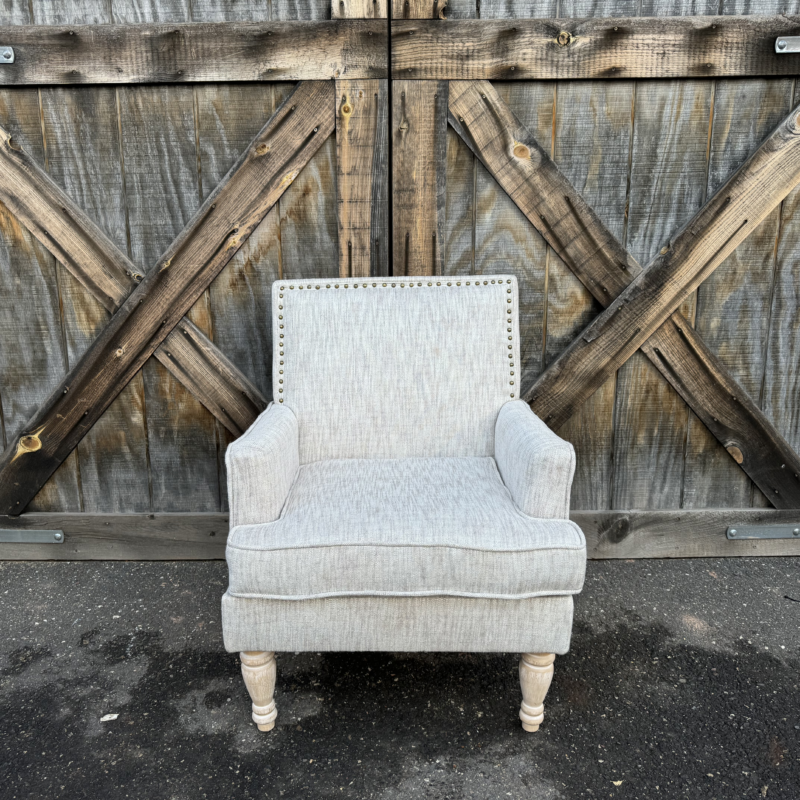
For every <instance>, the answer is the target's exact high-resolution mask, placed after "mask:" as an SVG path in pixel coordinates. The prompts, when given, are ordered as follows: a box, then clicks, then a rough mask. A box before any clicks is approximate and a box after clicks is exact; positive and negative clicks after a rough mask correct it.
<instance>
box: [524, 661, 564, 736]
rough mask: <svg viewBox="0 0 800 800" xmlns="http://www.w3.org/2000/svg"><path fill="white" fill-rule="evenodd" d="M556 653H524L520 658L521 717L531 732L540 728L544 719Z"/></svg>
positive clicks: (526, 728)
mask: <svg viewBox="0 0 800 800" xmlns="http://www.w3.org/2000/svg"><path fill="white" fill-rule="evenodd" d="M555 660H556V657H555V654H554V653H523V654H522V658H520V660H519V684H520V686H521V687H522V705H521V706H520V709H519V718H520V719H521V720H522V727H523V729H524V730H526V731H528V732H529V733H533V732H534V731H538V730H539V725H541V723H542V720H543V719H544V698H545V695H546V694H547V690H548V689H549V688H550V681H552V680H553V662H554V661H555Z"/></svg>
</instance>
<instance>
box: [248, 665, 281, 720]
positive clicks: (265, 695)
mask: <svg viewBox="0 0 800 800" xmlns="http://www.w3.org/2000/svg"><path fill="white" fill-rule="evenodd" d="M239 658H240V659H241V660H242V677H243V678H244V685H245V686H246V687H247V691H248V692H249V693H250V699H251V700H252V701H253V722H255V723H256V725H258V729H259V730H260V731H271V730H272V729H273V728H274V727H275V718H276V717H277V716H278V709H277V708H275V700H274V699H273V695H274V694H275V676H276V674H277V667H276V665H275V653H266V652H261V653H239Z"/></svg>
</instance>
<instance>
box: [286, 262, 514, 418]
mask: <svg viewBox="0 0 800 800" xmlns="http://www.w3.org/2000/svg"><path fill="white" fill-rule="evenodd" d="M464 283H465V285H467V286H470V285H474V286H480V285H481V281H479V280H476V281H472V282H471V281H464ZM489 283H490V282H489V281H488V280H484V281H483V285H484V286H488V285H489ZM491 283H493V284H495V283H501V284H502V283H508V284H511V283H512V281H511V280H510V279H508V280H504V279H502V278H501V279H499V280H497V279H494V280H492V281H491ZM424 285H426V282H425V281H417V282H415V281H409V282H408V288H409V289H413V288H414V287H415V286H418V287H422V286H424ZM427 285H428V286H433V281H427ZM436 285H437V286H441V285H442V282H441V281H437V282H436ZM447 285H448V286H452V285H453V282H452V281H447ZM352 286H353V288H354V289H360V288H364V289H368V288H369V287H370V284H369V283H361V284H359V283H354V284H352ZM377 286H378V284H377V283H372V288H377ZM381 286H382V287H384V288H386V287H388V286H389V284H388V283H381ZM456 286H461V281H456ZM340 287H341V288H342V289H349V288H350V284H348V283H342V284H338V283H335V284H334V285H333V288H334V289H339V288H340ZM280 288H281V293H280V294H279V295H278V299H279V300H281V301H282V300H283V293H282V292H284V291H285V290H286V285H285V284H284V285H283V286H281V287H280ZM294 288H295V286H294V284H289V289H290V290H293V289H294ZM297 288H298V289H300V290H302V289H321V288H322V286H321V285H319V284H311V283H307V284H306V285H305V286H303V285H302V284H298V285H297ZM325 288H326V289H330V288H331V284H329V283H327V284H325ZM391 288H393V289H395V288H398V284H397V283H396V282H395V283H392V284H391ZM399 288H401V289H405V288H406V283H405V282H404V283H401V284H399ZM506 292H507V293H508V294H513V292H512V289H511V288H508V289H506ZM511 302H512V299H511V298H510V297H507V298H506V303H507V304H509V305H507V306H506V313H507V314H511V306H510V303H511ZM278 310H279V311H283V305H282V304H279V305H278ZM278 319H283V315H279V316H278ZM507 322H508V324H509V325H510V324H511V322H512V317H508V319H507ZM280 328H281V329H283V325H280ZM506 330H507V332H508V333H510V334H513V330H512V329H511V328H507V329H506ZM280 338H281V339H283V338H284V336H283V334H282V333H281V334H280ZM508 341H509V342H513V335H512V336H509V337H508ZM285 344H286V342H285V341H281V342H280V346H281V348H283V346H284V345H285ZM508 349H509V350H511V351H512V352H511V353H509V354H508V357H509V358H510V359H511V361H510V362H509V368H510V375H511V376H513V375H514V360H513V359H514V353H513V349H514V346H513V344H509V345H508ZM280 355H281V356H283V355H284V351H283V350H282V349H281V350H280ZM283 363H284V362H283V360H281V361H280V364H281V365H283ZM279 374H281V375H283V370H279ZM279 383H281V384H282V383H283V378H280V379H279ZM513 385H514V381H513V380H510V381H509V386H513ZM278 393H279V394H283V387H282V386H281V387H280V388H279V389H278ZM510 395H511V397H512V398H513V397H514V392H510ZM278 402H280V403H282V402H283V398H282V397H280V398H278Z"/></svg>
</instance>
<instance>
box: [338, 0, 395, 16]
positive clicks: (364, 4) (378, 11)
mask: <svg viewBox="0 0 800 800" xmlns="http://www.w3.org/2000/svg"><path fill="white" fill-rule="evenodd" d="M387 6H388V0H331V17H332V18H333V19H386V13H387Z"/></svg>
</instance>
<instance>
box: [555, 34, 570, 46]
mask: <svg viewBox="0 0 800 800" xmlns="http://www.w3.org/2000/svg"><path fill="white" fill-rule="evenodd" d="M556 42H557V43H558V46H559V47H566V46H567V45H569V44H572V42H573V37H572V34H571V33H570V32H569V31H561V33H559V34H558V36H556Z"/></svg>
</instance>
